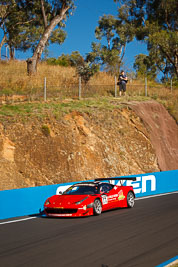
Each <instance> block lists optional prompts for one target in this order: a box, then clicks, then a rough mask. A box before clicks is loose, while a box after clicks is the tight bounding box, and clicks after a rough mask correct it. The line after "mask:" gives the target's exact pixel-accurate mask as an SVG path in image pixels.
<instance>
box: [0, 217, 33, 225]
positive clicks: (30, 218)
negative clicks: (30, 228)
mask: <svg viewBox="0 0 178 267" xmlns="http://www.w3.org/2000/svg"><path fill="white" fill-rule="evenodd" d="M36 218H37V217H29V218H24V219H19V220H13V221H7V222H2V223H0V224H7V223H15V222H21V221H27V220H32V219H36Z"/></svg>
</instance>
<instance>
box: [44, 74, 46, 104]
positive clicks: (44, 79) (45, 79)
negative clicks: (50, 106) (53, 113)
mask: <svg viewBox="0 0 178 267" xmlns="http://www.w3.org/2000/svg"><path fill="white" fill-rule="evenodd" d="M44 101H46V77H45V78H44Z"/></svg>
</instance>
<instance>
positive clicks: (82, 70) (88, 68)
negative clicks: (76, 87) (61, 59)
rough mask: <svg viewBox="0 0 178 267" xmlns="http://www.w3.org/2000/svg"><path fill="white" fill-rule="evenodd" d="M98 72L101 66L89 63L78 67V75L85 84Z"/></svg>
mask: <svg viewBox="0 0 178 267" xmlns="http://www.w3.org/2000/svg"><path fill="white" fill-rule="evenodd" d="M98 71H99V66H98V65H96V64H89V63H87V62H84V63H83V64H81V65H78V66H77V73H78V75H79V76H80V77H81V78H82V81H83V82H84V83H85V84H86V83H87V82H88V81H89V80H90V78H91V77H92V76H93V75H94V74H95V73H96V72H98Z"/></svg>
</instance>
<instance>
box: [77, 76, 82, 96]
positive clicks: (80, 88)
mask: <svg viewBox="0 0 178 267" xmlns="http://www.w3.org/2000/svg"><path fill="white" fill-rule="evenodd" d="M81 93H82V79H81V77H79V87H78V98H79V99H81Z"/></svg>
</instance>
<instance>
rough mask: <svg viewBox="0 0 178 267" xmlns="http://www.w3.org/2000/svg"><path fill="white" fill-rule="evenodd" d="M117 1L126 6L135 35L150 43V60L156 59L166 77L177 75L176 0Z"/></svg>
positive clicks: (177, 15) (158, 66) (177, 34)
mask: <svg viewBox="0 0 178 267" xmlns="http://www.w3.org/2000/svg"><path fill="white" fill-rule="evenodd" d="M114 1H115V2H120V3H121V4H122V5H125V6H127V9H128V12H129V13H128V14H129V15H128V18H129V20H130V22H131V23H132V24H133V25H135V34H136V37H137V39H138V40H144V41H145V42H146V43H147V47H148V50H149V52H150V56H151V59H152V60H153V59H154V60H155V66H156V67H157V68H158V69H159V70H160V71H161V72H162V73H163V75H164V77H163V78H164V79H167V78H168V76H171V77H173V76H178V64H177V62H178V50H177V44H178V22H177V17H178V8H177V0H169V1H165V0H148V1H140V0H122V1H118V0H114ZM124 20H125V18H124Z"/></svg>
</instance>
